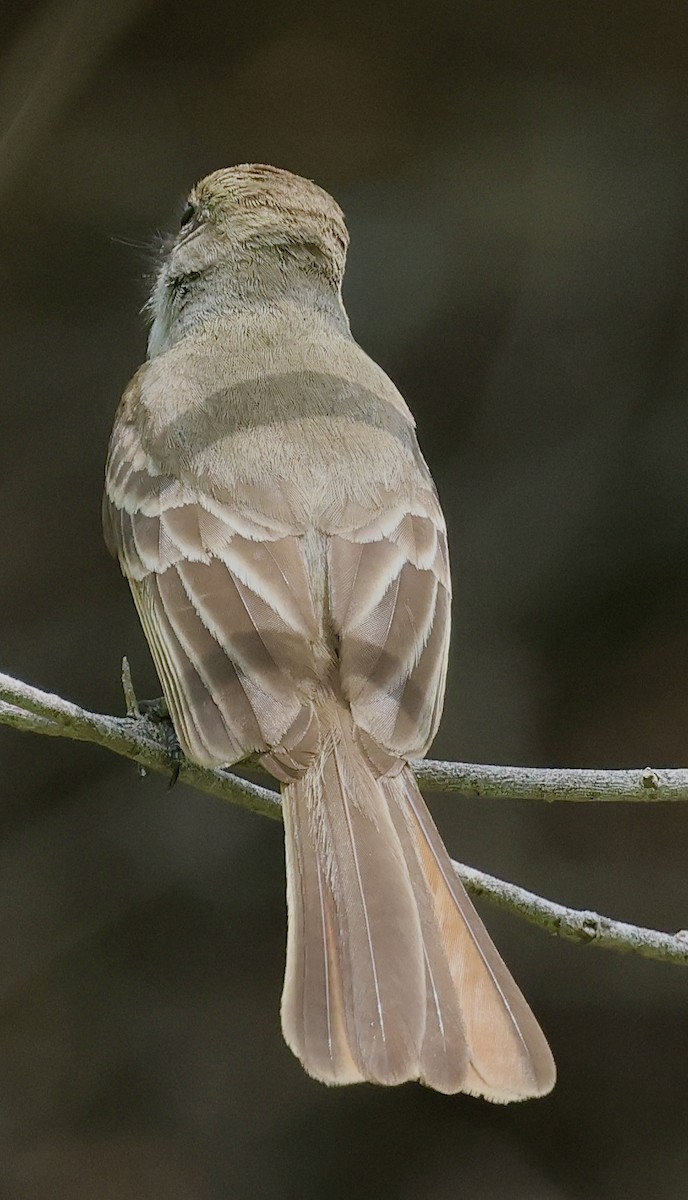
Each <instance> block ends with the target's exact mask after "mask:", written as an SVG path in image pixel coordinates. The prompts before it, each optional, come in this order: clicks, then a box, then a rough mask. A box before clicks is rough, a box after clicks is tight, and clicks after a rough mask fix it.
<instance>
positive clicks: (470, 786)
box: [0, 674, 688, 966]
mask: <svg viewBox="0 0 688 1200" xmlns="http://www.w3.org/2000/svg"><path fill="white" fill-rule="evenodd" d="M125 685H126V690H127V704H128V707H130V708H132V706H134V705H135V697H134V694H133V689H131V685H130V680H129V678H128V675H125ZM0 724H5V725H10V726H12V727H13V728H15V729H23V730H28V731H29V732H32V733H43V734H47V735H48V736H52V737H67V738H73V739H76V740H77V741H84V742H95V743H96V744H97V745H99V746H104V747H106V748H107V749H109V750H113V751H114V752H115V754H120V755H122V756H123V757H124V758H129V759H131V760H132V761H133V762H136V763H138V764H139V765H140V766H141V767H143V768H146V769H149V770H152V771H158V772H162V773H163V774H167V775H172V776H173V777H177V776H178V777H179V779H180V780H181V781H183V782H184V783H188V784H191V786H192V787H195V788H198V789H199V790H200V791H203V792H209V793H210V794H211V795H214V796H219V797H221V798H222V799H225V800H230V801H232V803H234V804H240V805H242V807H244V808H248V809H250V810H251V811H252V812H258V813H262V814H263V815H264V816H268V817H273V818H275V819H277V820H280V819H281V805H280V798H279V796H278V795H277V793H276V792H273V791H270V790H269V789H268V788H264V787H261V786H260V785H259V784H257V783H252V782H249V781H248V780H245V779H241V778H239V776H237V775H234V774H233V773H231V772H230V771H211V770H205V769H204V768H202V767H196V766H194V765H193V764H192V763H190V762H188V761H187V760H186V759H185V758H183V756H182V755H181V754H180V753H179V749H178V747H177V744H176V740H175V738H174V735H173V734H172V731H171V727H170V725H169V723H167V722H160V721H158V720H153V719H152V718H151V717H149V716H140V717H137V716H127V717H111V716H104V715H101V714H98V713H92V712H88V710H86V709H83V708H80V707H79V706H78V705H77V704H72V703H71V702H70V701H68V700H63V699H62V697H61V696H56V695H53V694H51V693H49V692H43V691H41V690H40V689H39V688H35V687H32V686H31V685H30V684H27V683H22V682H21V681H20V680H18V679H12V678H11V677H10V676H9V675H3V674H0ZM414 766H415V770H416V772H417V774H418V778H419V780H420V781H421V782H422V783H424V784H425V785H426V786H427V787H430V788H433V789H435V790H438V791H456V792H463V793H464V794H465V795H472V796H490V797H518V798H522V799H530V798H535V799H541V800H588V801H590V800H636V801H637V800H685V799H688V771H683V770H673V769H672V770H657V771H655V770H651V769H650V768H645V769H644V770H636V771H584V770H580V771H579V770H557V769H552V770H541V769H538V768H532V767H491V766H480V765H475V764H466V763H438V762H419V763H416V764H414ZM454 866H455V868H456V870H457V872H458V873H459V875H460V876H461V878H462V879H463V881H464V883H465V885H466V887H467V888H468V890H469V891H470V892H473V893H474V894H475V895H478V896H485V897H487V898H488V899H489V900H492V901H493V902H494V903H496V904H499V905H501V906H502V907H504V908H509V909H511V910H512V911H514V912H517V913H520V915H521V916H523V917H525V918H526V920H528V921H532V922H533V923H534V924H536V925H539V926H541V927H542V928H543V929H547V930H549V931H550V932H551V933H556V934H559V935H560V936H562V937H568V938H573V939H574V940H577V941H585V942H590V943H592V944H593V945H596V946H602V947H606V948H607V949H613V950H622V951H632V952H634V953H636V954H640V955H643V956H645V957H646V958H657V959H662V960H664V961H666V962H675V963H681V964H683V965H684V966H686V965H688V933H687V932H686V931H681V932H680V933H677V934H668V933H661V932H659V931H657V930H654V929H643V928H641V927H640V926H636V925H627V924H625V923H624V922H622V921H613V920H611V918H610V917H603V916H599V915H598V914H597V913H594V912H586V911H579V910H577V909H573V908H566V907H564V906H563V905H561V904H557V903H555V902H554V901H552V900H545V899H543V898H542V897H540V896H536V895H534V894H533V893H532V892H528V891H526V890H525V889H524V888H520V887H517V886H516V885H515V884H512V883H506V882H505V881H504V880H501V879H495V878H494V877H493V876H492V875H487V874H485V873H484V872H483V871H477V870H476V869H475V868H474V867H468V866H465V865H464V864H462V863H454Z"/></svg>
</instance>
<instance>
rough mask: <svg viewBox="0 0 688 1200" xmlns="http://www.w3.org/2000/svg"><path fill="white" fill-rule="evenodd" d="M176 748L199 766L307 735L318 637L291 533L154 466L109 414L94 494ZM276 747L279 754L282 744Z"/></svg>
mask: <svg viewBox="0 0 688 1200" xmlns="http://www.w3.org/2000/svg"><path fill="white" fill-rule="evenodd" d="M103 522H104V528H105V536H106V541H107V543H108V545H109V547H110V549H111V551H112V552H113V553H114V554H115V555H116V556H117V558H118V559H119V561H120V564H121V567H122V570H123V572H124V574H125V575H126V576H127V578H128V580H129V583H130V585H131V589H132V592H133V594H134V600H135V602H136V606H137V608H138V611H139V614H140V617H141V621H142V624H143V628H144V631H145V633H146V636H147V639H148V641H149V644H150V647H151V651H152V654H153V658H154V661H155V665H156V668H157V671H158V674H159V677H160V681H161V683H162V686H163V690H164V692H165V696H166V699H167V702H168V704H169V707H170V712H171V715H172V718H173V721H174V724H175V728H176V730H177V734H178V736H179V739H180V742H181V744H182V748H183V749H184V751H185V753H186V754H187V755H188V756H189V757H190V758H192V759H193V760H194V761H196V762H199V763H203V764H207V765H215V766H217V765H223V764H224V765H226V764H229V763H232V762H236V761H237V760H238V759H240V758H243V757H245V756H246V755H247V754H248V753H250V752H253V751H258V752H261V751H265V750H266V749H268V748H272V749H276V750H277V753H278V755H280V754H281V755H282V758H283V763H282V766H283V769H284V770H285V771H286V773H287V774H288V773H289V769H290V765H291V757H290V756H291V754H292V751H293V752H294V753H295V755H296V758H295V760H294V763H293V765H294V767H297V768H298V766H299V765H301V762H302V759H303V756H305V760H306V761H307V759H308V756H309V754H310V752H311V742H314V739H315V732H316V731H315V729H314V728H313V714H312V708H311V705H310V702H309V701H308V699H307V698H306V694H307V692H308V684H309V671H310V670H312V661H313V653H312V647H313V645H314V643H315V642H316V640H317V638H318V623H317V621H316V617H315V613H314V610H313V603H312V599H311V593H310V588H309V581H308V575H307V569H306V562H305V558H304V553H303V549H302V544H301V541H300V540H299V538H298V537H296V536H294V535H293V534H292V535H289V536H285V533H284V527H283V526H282V527H280V525H279V524H278V523H275V522H270V521H268V520H261V519H260V518H258V517H254V516H253V515H252V514H248V515H247V514H246V513H243V514H242V513H241V512H240V511H238V510H237V509H236V508H235V507H233V506H230V505H227V504H226V503H223V502H222V499H221V498H220V499H218V498H217V497H214V496H213V495H212V494H211V493H210V491H208V492H207V493H206V492H204V491H202V490H200V489H198V488H194V489H191V488H190V487H189V485H187V484H185V483H184V482H183V481H181V480H179V479H175V478H173V477H172V476H171V475H167V474H165V473H164V472H163V471H161V469H160V467H159V466H158V465H157V464H156V463H155V462H154V460H153V459H152V458H151V457H150V456H149V455H148V454H147V453H146V451H145V449H144V448H143V447H142V445H141V443H140V441H139V438H138V434H137V431H136V429H135V427H134V425H133V424H131V423H128V422H127V421H126V420H120V423H119V425H118V427H116V435H115V436H114V437H113V441H112V444H111V451H110V457H109V460H108V466H107V472H106V489H105V499H104V505H103ZM282 752H283V753H282Z"/></svg>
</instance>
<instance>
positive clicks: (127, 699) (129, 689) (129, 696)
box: [122, 654, 141, 717]
mask: <svg viewBox="0 0 688 1200" xmlns="http://www.w3.org/2000/svg"><path fill="white" fill-rule="evenodd" d="M122 691H123V692H124V707H125V709H126V712H127V716H128V717H140V716H141V710H140V708H139V702H138V700H137V699H136V692H135V691H134V684H133V683H132V679H131V667H130V666H129V659H128V658H127V656H126V654H125V655H124V658H123V659H122Z"/></svg>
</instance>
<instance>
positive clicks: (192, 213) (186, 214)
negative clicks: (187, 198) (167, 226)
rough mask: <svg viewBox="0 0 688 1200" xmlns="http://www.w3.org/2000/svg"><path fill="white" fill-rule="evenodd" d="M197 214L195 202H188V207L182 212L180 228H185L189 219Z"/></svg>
mask: <svg viewBox="0 0 688 1200" xmlns="http://www.w3.org/2000/svg"><path fill="white" fill-rule="evenodd" d="M195 215H196V209H195V208H194V206H193V204H187V206H186V208H185V209H184V212H183V213H182V219H181V221H180V222H179V228H180V229H183V228H184V226H185V225H188V224H189V221H190V220H191V219H192V217H194V216H195Z"/></svg>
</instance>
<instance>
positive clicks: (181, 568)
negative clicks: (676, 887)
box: [104, 166, 555, 1101]
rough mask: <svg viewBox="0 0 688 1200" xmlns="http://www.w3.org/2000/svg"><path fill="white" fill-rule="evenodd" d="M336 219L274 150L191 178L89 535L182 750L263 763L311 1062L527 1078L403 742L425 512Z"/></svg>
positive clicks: (517, 1026) (300, 1050) (426, 495)
mask: <svg viewBox="0 0 688 1200" xmlns="http://www.w3.org/2000/svg"><path fill="white" fill-rule="evenodd" d="M347 241H348V237H347V232H346V226H345V224H344V219H343V216H342V213H341V211H340V209H339V208H338V207H337V205H336V204H335V202H334V201H333V200H332V199H331V197H329V196H328V195H327V194H326V193H325V192H323V191H322V190H321V189H320V188H318V187H316V186H315V185H314V184H312V183H310V182H308V181H307V180H303V179H299V178H298V177H296V176H294V175H290V174H289V173H288V172H286V171H279V170H276V169H275V168H273V167H264V166H242V167H234V168H232V169H230V170H226V171H218V172H216V173H215V174H214V175H211V176H209V177H208V178H207V179H205V180H203V181H202V182H201V183H200V184H198V185H197V187H196V188H194V190H193V191H192V193H191V196H190V198H189V208H188V209H187V211H186V214H185V218H184V223H183V225H182V230H181V232H180V234H179V236H178V237H177V239H176V240H175V242H174V244H173V245H172V248H171V250H170V251H169V254H168V255H167V257H166V259H165V261H164V263H163V265H162V267H161V270H160V274H159V277H158V281H157V284H156V287H155V290H154V293H153V297H152V300H151V308H152V312H153V317H154V320H153V326H152V330H151V337H150V342H149V358H148V361H147V362H146V363H145V365H144V366H143V367H142V368H141V369H140V370H139V372H138V373H137V375H136V376H135V377H134V379H133V380H132V382H131V383H130V385H129V387H128V389H127V390H126V392H125V394H124V396H123V399H122V402H121V404H120V408H119V411H118V414H117V418H116V422H115V427H114V430H113V434H112V440H111V444H110V453H109V458H108V465H107V478H106V492H105V502H104V525H105V533H106V538H107V541H108V544H109V546H110V548H111V550H112V552H113V553H114V554H116V555H117V557H118V558H119V561H120V564H121V566H122V570H123V572H124V574H125V575H126V576H127V578H128V580H129V583H130V585H131V589H132V592H133V595H134V600H135V602H136V606H137V609H138V612H139V616H140V618H141V622H142V624H143V628H144V631H145V633H146V637H147V638H148V642H149V644H150V648H151V651H152V654H153V658H154V660H155V664H156V668H157V670H158V674H159V676H160V681H161V683H162V687H163V690H164V693H165V696H166V699H167V702H168V705H169V709H170V712H171V715H172V719H173V721H174V725H175V729H176V731H177V735H178V737H179V741H180V743H181V746H182V748H183V750H184V752H185V753H186V754H187V755H188V757H189V758H190V759H191V760H193V761H194V762H197V763H201V764H204V765H209V766H227V765H230V764H231V763H234V762H237V761H239V760H240V759H241V758H244V757H245V756H246V755H248V754H249V753H257V754H259V755H260V756H261V759H262V761H263V763H264V764H265V766H266V767H267V769H268V770H269V771H271V772H272V773H273V774H274V775H275V777H276V778H277V779H278V780H279V781H280V783H281V786H282V795H283V806H284V823H285V836H286V862H287V897H288V909H289V928H288V940H287V966H286V974H285V982H284V992H283V997H282V1026H283V1030H284V1035H285V1038H286V1040H287V1042H288V1043H289V1045H290V1046H291V1048H292V1049H293V1050H294V1052H295V1053H296V1054H297V1055H298V1056H299V1058H300V1059H301V1061H302V1063H303V1065H304V1066H305V1068H306V1070H307V1071H309V1072H310V1073H311V1074H312V1075H314V1076H315V1077H316V1078H317V1079H321V1080H323V1081H324V1082H326V1083H353V1082H356V1081H359V1080H370V1081H372V1082H376V1083H382V1084H395V1083H402V1082H403V1081H404V1080H408V1079H419V1080H421V1081H422V1082H424V1083H426V1084H428V1085H429V1086H430V1087H434V1088H436V1089H437V1090H438V1091H442V1092H459V1091H467V1092H472V1093H473V1094H475V1095H480V1096H484V1097H485V1098H486V1099H489V1100H496V1101H508V1100H518V1099H524V1098H525V1097H527V1096H537V1095H542V1094H543V1093H545V1092H547V1091H549V1090H550V1088H551V1087H552V1086H553V1084H554V1077H555V1072H554V1064H553V1061H552V1056H551V1054H550V1051H549V1048H548V1046H547V1043H546V1041H545V1039H544V1037H543V1034H542V1032H541V1030H540V1028H539V1026H538V1025H537V1023H536V1021H535V1018H534V1017H533V1015H532V1013H531V1012H530V1009H529V1008H528V1006H527V1004H526V1002H525V1000H524V999H523V997H522V995H521V993H520V991H519V990H518V988H517V987H516V984H515V983H514V981H513V979H512V978H511V976H510V974H509V972H508V971H507V969H506V967H505V966H504V964H503V962H502V960H501V958H500V957H499V954H498V953H497V951H496V950H495V948H494V946H493V944H492V942H491V941H490V938H489V936H488V934H487V932H486V930H485V928H484V926H483V924H482V922H481V921H480V919H479V917H478V915H477V913H476V912H475V909H474V908H473V906H472V904H471V903H470V901H469V899H468V897H467V895H466V893H465V891H464V889H463V887H462V886H461V883H460V882H459V880H458V878H457V876H456V874H455V872H454V871H453V869H452V867H451V863H450V860H449V858H448V855H447V852H446V850H445V848H444V846H443V844H442V841H441V839H440V837H439V835H438V833H437V830H436V828H435V826H434V824H433V822H432V818H431V817H430V814H429V812H428V810H427V808H426V806H425V804H424V802H423V800H422V798H421V796H420V793H419V791H418V788H417V786H416V783H415V780H414V777H413V773H412V771H411V769H410V767H409V766H408V761H409V759H412V758H415V757H418V756H420V755H423V754H425V752H426V751H427V749H428V746H429V745H430V742H431V740H432V738H433V736H434V734H435V731H436V729H437V724H438V722H439V717H440V713H441V708H442V701H443V695H444V685H445V675H446V664H447V652H448V644H449V616H450V594H451V584H450V576H449V561H448V556H447V543H446V531H445V525H444V519H443V517H442V512H441V509H440V506H439V502H438V500H437V495H436V492H435V488H434V485H433V483H432V479H431V478H430V474H429V472H428V469H427V467H426V465H425V462H424V460H423V458H422V456H421V454H420V451H419V449H418V444H417V442H416V437H415V430H414V423H413V418H412V417H411V414H410V413H409V411H408V409H407V407H406V405H405V403H404V401H403V399H402V397H401V396H400V395H399V392H398V391H397V390H396V388H395V387H394V385H393V384H392V383H391V381H390V380H389V379H388V378H387V376H386V375H385V374H384V372H383V371H381V370H380V368H379V367H377V366H376V365H375V364H374V363H373V362H372V361H371V360H370V359H369V358H368V357H367V356H366V355H365V354H364V352H363V351H362V350H361V349H360V348H359V346H358V345H357V344H356V343H355V342H354V340H353V338H352V337H351V333H350V331H349V324H348V320H347V318H346V314H345V312H344V308H343V305H342V301H341V294H340V285H341V278H342V273H343V270H344V261H345V255H346V247H347Z"/></svg>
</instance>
